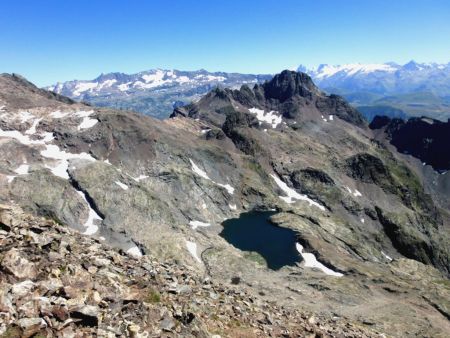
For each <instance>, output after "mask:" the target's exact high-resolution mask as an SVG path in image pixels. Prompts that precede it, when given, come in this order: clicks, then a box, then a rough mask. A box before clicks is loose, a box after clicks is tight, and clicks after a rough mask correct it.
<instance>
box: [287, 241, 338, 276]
mask: <svg viewBox="0 0 450 338" xmlns="http://www.w3.org/2000/svg"><path fill="white" fill-rule="evenodd" d="M295 248H296V249H297V251H298V252H299V253H300V255H301V256H302V258H303V260H304V262H305V267H306V268H317V269H319V270H322V272H324V273H325V274H327V275H329V276H335V277H342V276H343V274H342V273H340V272H336V271H333V270H331V269H330V268H327V267H326V266H325V265H323V264H322V263H320V262H319V261H318V260H317V259H316V256H314V254H312V253H307V252H303V246H302V245H301V244H300V243H295Z"/></svg>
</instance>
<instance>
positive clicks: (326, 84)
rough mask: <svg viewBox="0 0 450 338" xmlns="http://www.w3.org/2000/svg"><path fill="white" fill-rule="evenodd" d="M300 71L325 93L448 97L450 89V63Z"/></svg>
mask: <svg viewBox="0 0 450 338" xmlns="http://www.w3.org/2000/svg"><path fill="white" fill-rule="evenodd" d="M298 70H299V71H303V72H306V73H308V74H309V75H310V76H311V77H312V78H313V79H314V81H315V82H316V83H317V84H318V85H319V86H321V87H322V88H324V89H326V88H338V89H339V90H341V91H369V92H373V93H379V94H392V93H396V94H399V93H410V92H412V91H431V92H432V93H434V94H436V95H448V94H449V89H450V63H447V64H438V63H417V62H414V61H410V62H408V63H406V64H404V65H399V64H396V63H394V62H388V63H381V64H358V63H357V64H346V65H339V66H332V65H327V64H322V65H319V66H318V67H317V68H312V69H307V68H306V67H304V66H299V67H298Z"/></svg>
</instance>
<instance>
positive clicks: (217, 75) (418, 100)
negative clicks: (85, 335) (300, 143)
mask: <svg viewBox="0 0 450 338" xmlns="http://www.w3.org/2000/svg"><path fill="white" fill-rule="evenodd" d="M298 71H302V72H305V73H307V74H309V75H310V76H311V77H312V79H313V80H314V82H315V83H316V84H317V85H318V86H319V87H320V88H322V89H323V90H325V91H327V92H332V93H336V94H340V95H343V96H345V97H346V98H347V99H348V100H349V101H350V102H351V103H352V104H354V105H356V106H357V107H358V108H359V109H360V110H361V111H362V112H363V113H364V114H365V115H366V117H367V118H368V119H369V120H371V119H372V117H373V116H374V115H377V114H378V115H382V114H384V115H389V116H399V117H406V116H408V115H412V116H414V115H428V116H431V117H434V118H440V119H446V118H448V117H450V63H447V64H437V63H417V62H414V61H410V62H408V63H406V64H404V65H399V64H396V63H393V62H389V63H383V64H346V65H339V66H335V65H327V64H322V65H320V66H318V67H315V68H309V69H308V68H306V67H304V66H299V67H298ZM271 78H272V75H269V74H240V73H225V72H208V71H206V70H199V71H179V70H163V69H153V70H148V71H143V72H140V73H136V74H124V73H109V74H101V75H100V76H99V77H97V78H96V79H94V80H90V81H85V80H83V81H78V80H74V81H68V82H63V83H57V84H56V85H53V86H49V87H46V89H49V90H52V91H54V92H56V93H58V94H62V95H65V96H68V97H71V98H73V99H75V100H78V101H86V102H89V103H91V104H94V105H98V106H108V107H113V108H120V109H130V110H135V111H139V112H142V113H144V114H148V115H152V116H155V117H159V118H164V117H167V116H169V115H170V113H171V111H172V109H173V108H174V107H176V106H178V105H181V104H185V103H188V102H190V101H195V100H198V99H199V98H200V97H201V96H202V95H203V94H205V93H207V92H208V91H209V90H211V89H212V88H213V87H215V86H217V85H220V86H223V87H232V88H238V87H240V86H241V85H242V84H249V85H253V84H255V83H262V82H264V81H266V80H270V79H271Z"/></svg>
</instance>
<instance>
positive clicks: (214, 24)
mask: <svg viewBox="0 0 450 338" xmlns="http://www.w3.org/2000/svg"><path fill="white" fill-rule="evenodd" d="M0 9H1V10H0V29H1V30H2V32H4V33H3V34H2V35H1V36H0V42H1V44H2V46H4V51H3V52H2V53H1V55H0V71H1V72H8V73H12V72H16V73H19V74H21V75H23V76H25V77H26V78H28V79H29V80H30V81H32V82H34V83H36V84H37V85H39V86H45V85H51V84H54V83H56V82H63V81H68V80H73V79H79V80H83V79H85V80H88V79H93V78H95V77H97V76H98V75H99V74H101V73H110V72H123V73H137V72H140V71H144V70H148V69H154V68H161V69H179V70H198V69H202V68H203V69H207V70H208V71H211V72H214V71H224V72H237V73H249V74H264V73H265V74H274V73H277V72H279V71H281V70H283V69H292V68H296V67H297V66H298V65H300V64H303V65H305V66H307V67H312V66H317V65H319V64H323V63H327V64H331V65H338V64H351V63H364V64H365V63H384V62H396V63H398V64H404V63H407V62H409V61H410V60H415V61H416V62H419V63H422V62H436V63H448V62H449V61H450V60H449V58H448V56H449V55H450V46H449V44H448V36H450V4H449V3H448V2H446V1H439V0H434V1H415V2H414V4H412V3H411V2H410V1H403V0H402V1H396V2H394V3H392V2H389V1H386V0H382V1H372V2H370V3H369V2H360V1H354V0H346V1H340V2H333V3H330V2H328V1H324V0H322V1H314V2H310V1H282V2H280V1H276V2H275V1H247V2H245V3H240V2H235V1H230V2H226V3H222V2H220V3H211V2H207V1H196V2H195V3H181V2H176V3H168V2H167V1H132V2H127V3H121V2H118V1H86V0H81V1H77V2H76V3H61V2H59V1H56V0H49V1H47V2H46V5H45V6H43V5H42V4H41V3H38V2H34V1H20V2H12V1H11V2H6V3H3V4H2V5H0ZM423 21H426V23H427V24H426V25H420V24H418V23H420V22H423ZM17 23H20V24H17Z"/></svg>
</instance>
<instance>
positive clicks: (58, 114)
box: [50, 110, 69, 119]
mask: <svg viewBox="0 0 450 338" xmlns="http://www.w3.org/2000/svg"><path fill="white" fill-rule="evenodd" d="M67 115H69V113H68V112H64V113H63V112H61V111H59V110H57V111H54V112H52V113H50V116H51V117H53V118H55V119H60V118H63V117H66V116H67Z"/></svg>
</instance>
